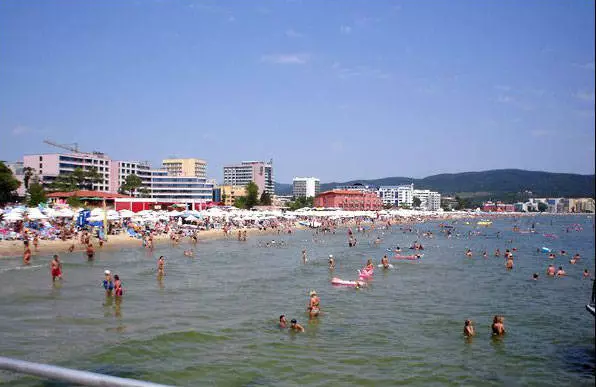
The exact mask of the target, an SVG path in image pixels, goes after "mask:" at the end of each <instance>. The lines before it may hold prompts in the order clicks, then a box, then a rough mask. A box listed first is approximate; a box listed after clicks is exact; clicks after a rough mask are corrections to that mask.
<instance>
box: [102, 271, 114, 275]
mask: <svg viewBox="0 0 596 387" xmlns="http://www.w3.org/2000/svg"><path fill="white" fill-rule="evenodd" d="M103 273H104V274H105V275H108V274H112V272H111V271H109V270H106V271H104V272H103Z"/></svg>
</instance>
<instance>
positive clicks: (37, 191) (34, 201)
mask: <svg viewBox="0 0 596 387" xmlns="http://www.w3.org/2000/svg"><path fill="white" fill-rule="evenodd" d="M46 200H47V198H46V191H45V190H44V189H43V185H42V184H41V183H40V182H39V179H38V178H37V177H33V178H32V179H31V184H30V185H29V200H28V204H29V205H30V206H31V207H35V206H37V205H38V204H39V203H45V202H46Z"/></svg>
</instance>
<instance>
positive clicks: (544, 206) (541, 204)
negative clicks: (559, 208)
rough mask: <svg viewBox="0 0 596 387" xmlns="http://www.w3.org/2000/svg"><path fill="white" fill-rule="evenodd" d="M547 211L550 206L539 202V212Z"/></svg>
mask: <svg viewBox="0 0 596 387" xmlns="http://www.w3.org/2000/svg"><path fill="white" fill-rule="evenodd" d="M546 210H548V205H546V203H542V202H539V203H538V212H545V211H546Z"/></svg>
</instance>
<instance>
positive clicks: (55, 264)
mask: <svg viewBox="0 0 596 387" xmlns="http://www.w3.org/2000/svg"><path fill="white" fill-rule="evenodd" d="M50 272H51V274H52V282H54V281H56V278H58V279H60V280H61V279H62V262H60V257H58V255H54V257H53V259H52V261H51V262H50Z"/></svg>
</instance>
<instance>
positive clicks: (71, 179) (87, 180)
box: [50, 168, 103, 192]
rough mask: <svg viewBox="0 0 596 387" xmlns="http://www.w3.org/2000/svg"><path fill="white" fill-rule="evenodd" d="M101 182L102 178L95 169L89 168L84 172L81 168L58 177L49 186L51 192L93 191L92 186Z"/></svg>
mask: <svg viewBox="0 0 596 387" xmlns="http://www.w3.org/2000/svg"><path fill="white" fill-rule="evenodd" d="M101 181H103V176H102V175H101V174H100V173H99V172H97V168H91V169H89V170H87V171H84V170H83V169H81V168H75V170H74V171H73V172H72V173H69V174H63V175H58V177H56V179H55V180H54V182H53V183H52V184H51V185H50V189H52V190H53V191H66V192H70V191H76V190H83V189H86V190H93V184H95V183H99V182H101Z"/></svg>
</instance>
